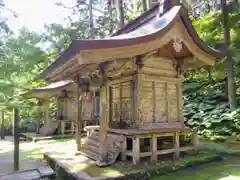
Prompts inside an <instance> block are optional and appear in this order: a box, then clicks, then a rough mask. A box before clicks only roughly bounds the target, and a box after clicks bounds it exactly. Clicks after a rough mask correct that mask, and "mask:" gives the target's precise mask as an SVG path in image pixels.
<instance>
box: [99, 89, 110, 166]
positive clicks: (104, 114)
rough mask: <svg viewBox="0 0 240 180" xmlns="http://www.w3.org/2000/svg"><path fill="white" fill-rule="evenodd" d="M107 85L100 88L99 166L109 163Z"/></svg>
mask: <svg viewBox="0 0 240 180" xmlns="http://www.w3.org/2000/svg"><path fill="white" fill-rule="evenodd" d="M107 89H108V88H107V86H106V85H104V86H102V87H101V89H100V97H101V99H100V101H101V106H100V112H101V114H100V132H99V141H100V159H99V161H98V162H97V165H98V166H105V165H107V164H108V157H107V147H108V144H107V130H108V106H107V102H108V98H107Z"/></svg>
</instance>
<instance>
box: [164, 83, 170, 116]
mask: <svg viewBox="0 0 240 180" xmlns="http://www.w3.org/2000/svg"><path fill="white" fill-rule="evenodd" d="M164 86H165V108H166V112H165V113H166V121H169V109H168V102H169V97H168V85H167V82H165V84H164Z"/></svg>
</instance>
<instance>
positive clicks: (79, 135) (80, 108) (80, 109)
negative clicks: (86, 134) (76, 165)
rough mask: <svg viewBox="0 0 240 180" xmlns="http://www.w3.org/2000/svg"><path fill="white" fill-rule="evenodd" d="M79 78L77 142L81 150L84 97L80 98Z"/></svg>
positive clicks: (78, 85) (78, 86) (77, 90)
mask: <svg viewBox="0 0 240 180" xmlns="http://www.w3.org/2000/svg"><path fill="white" fill-rule="evenodd" d="M79 80H80V79H79V78H77V89H76V104H77V105H76V107H77V111H76V112H77V113H76V116H77V117H76V118H77V119H76V132H75V135H76V143H77V150H78V151H81V136H82V98H80V84H79Z"/></svg>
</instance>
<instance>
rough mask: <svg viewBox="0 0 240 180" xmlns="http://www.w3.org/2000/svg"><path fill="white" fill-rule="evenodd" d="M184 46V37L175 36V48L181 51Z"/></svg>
mask: <svg viewBox="0 0 240 180" xmlns="http://www.w3.org/2000/svg"><path fill="white" fill-rule="evenodd" d="M182 48H183V44H182V39H181V38H178V37H174V38H173V49H174V50H175V51H176V52H177V53H179V52H181V50H182Z"/></svg>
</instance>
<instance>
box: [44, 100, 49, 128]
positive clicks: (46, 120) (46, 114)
mask: <svg viewBox="0 0 240 180" xmlns="http://www.w3.org/2000/svg"><path fill="white" fill-rule="evenodd" d="M49 123H50V119H49V101H48V100H46V101H45V102H44V124H46V125H49Z"/></svg>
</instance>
